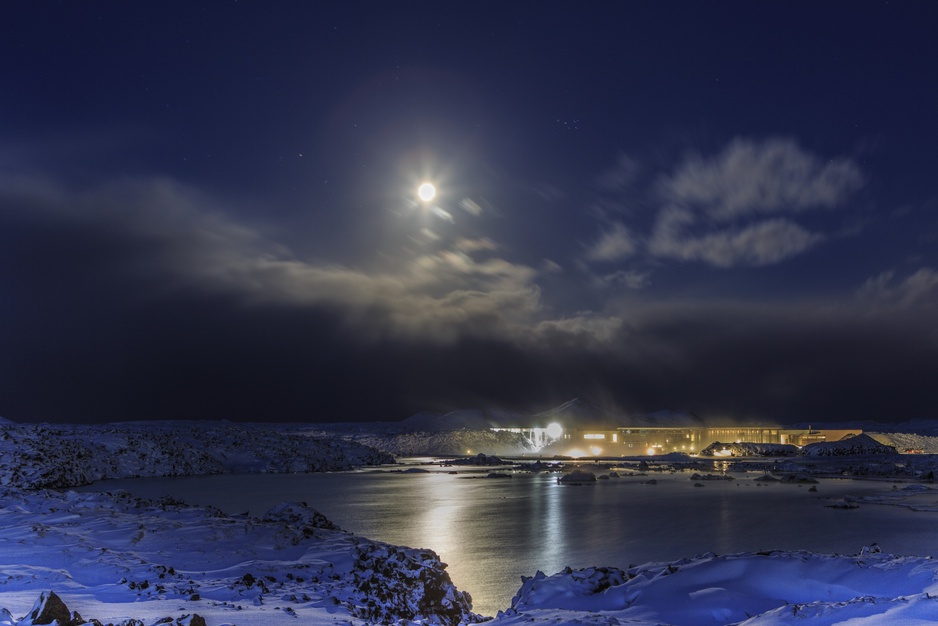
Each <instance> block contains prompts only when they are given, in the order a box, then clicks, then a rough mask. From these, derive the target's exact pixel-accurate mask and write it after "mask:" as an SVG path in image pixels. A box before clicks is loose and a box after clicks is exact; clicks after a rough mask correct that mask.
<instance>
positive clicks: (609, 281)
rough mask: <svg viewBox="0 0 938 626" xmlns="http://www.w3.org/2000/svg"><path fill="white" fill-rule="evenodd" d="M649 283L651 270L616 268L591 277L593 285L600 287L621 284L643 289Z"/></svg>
mask: <svg viewBox="0 0 938 626" xmlns="http://www.w3.org/2000/svg"><path fill="white" fill-rule="evenodd" d="M650 284H651V271H648V270H646V271H640V270H616V271H615V272H611V273H609V274H603V275H600V276H594V277H593V285H595V286H596V287H599V288H601V289H604V288H607V287H614V286H623V287H627V288H628V289H644V288H646V287H648V286H649V285H650Z"/></svg>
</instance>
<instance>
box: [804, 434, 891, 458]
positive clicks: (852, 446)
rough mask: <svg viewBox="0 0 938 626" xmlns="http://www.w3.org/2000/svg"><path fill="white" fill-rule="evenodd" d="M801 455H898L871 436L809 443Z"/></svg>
mask: <svg viewBox="0 0 938 626" xmlns="http://www.w3.org/2000/svg"><path fill="white" fill-rule="evenodd" d="M801 454H803V455H804V456H845V455H854V456H856V455H863V454H896V449H895V448H894V447H892V446H887V445H885V444H882V443H880V442H878V441H876V440H875V439H873V438H872V437H870V436H869V435H856V436H854V437H848V438H847V439H841V440H840V441H819V442H817V443H809V444H808V445H806V446H805V447H804V448H802V449H801Z"/></svg>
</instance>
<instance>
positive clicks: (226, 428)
mask: <svg viewBox="0 0 938 626" xmlns="http://www.w3.org/2000/svg"><path fill="white" fill-rule="evenodd" d="M914 456H916V457H919V458H920V459H921V460H922V461H925V459H922V458H921V455H914ZM904 459H909V457H908V456H905V457H904ZM386 460H388V459H387V457H386V456H385V455H383V454H380V453H377V452H375V451H374V450H371V449H368V448H365V447H363V446H359V445H355V444H354V443H350V442H346V441H334V440H330V439H319V438H313V437H307V436H303V435H299V434H296V433H277V432H275V431H273V430H271V429H270V428H266V429H264V428H260V427H256V428H255V427H250V426H233V425H230V424H216V425H211V424H178V425H173V424H149V425H129V424H128V425H108V426H94V427H92V426H87V427H81V428H73V427H58V426H56V427H52V426H28V425H0V482H2V487H0V607H2V610H0V626H11V625H14V624H16V625H19V626H27V625H31V624H38V623H50V622H49V621H45V620H46V619H48V618H49V615H51V614H52V613H51V608H54V607H53V605H55V606H58V607H59V609H62V610H65V611H66V614H65V616H64V617H62V618H61V619H60V621H59V623H60V624H64V623H72V624H79V623H96V622H85V621H84V620H86V619H87V620H90V619H92V618H95V619H97V620H100V622H97V623H101V624H108V623H112V624H122V625H124V626H131V625H134V626H140V625H144V626H151V625H156V624H177V625H187V626H198V624H202V623H205V624H207V625H208V626H222V625H231V626H234V625H238V626H257V625H261V624H264V625H271V626H279V625H284V624H366V623H387V624H396V623H401V624H416V623H421V624H450V625H454V626H455V625H456V624H459V623H472V622H477V621H479V620H481V619H483V618H481V617H480V616H477V615H475V614H473V613H472V611H471V605H470V601H471V600H470V598H469V597H468V594H464V593H462V592H460V591H459V590H457V589H456V588H455V587H454V586H453V585H452V584H451V582H450V580H449V577H448V575H447V574H446V571H445V565H443V564H442V563H440V561H439V558H438V557H437V555H436V554H434V553H433V552H432V551H429V550H420V549H411V548H400V547H396V546H390V545H387V544H383V543H379V542H374V541H371V540H368V539H365V538H362V537H358V536H355V535H352V534H350V533H346V532H344V531H342V530H339V529H337V528H335V527H334V525H333V524H331V523H330V522H329V521H328V520H327V519H325V518H324V517H323V516H322V515H320V514H319V513H317V512H316V511H315V510H314V509H312V508H310V507H308V506H306V505H304V504H300V503H292V504H283V505H280V506H278V507H274V508H273V509H272V510H270V511H268V512H267V513H266V514H265V515H263V516H260V517H248V516H246V515H227V514H225V513H222V512H221V511H218V510H216V509H213V508H210V507H199V506H189V505H186V504H184V503H181V502H177V501H174V500H172V499H162V500H157V501H152V500H151V501H146V500H140V499H137V498H134V497H132V496H130V495H129V494H127V493H123V492H115V493H110V494H100V493H84V494H77V493H75V492H68V491H50V490H47V489H45V488H47V487H56V488H64V487H68V486H69V485H77V484H81V483H86V482H88V481H91V480H97V479H99V478H102V477H115V478H116V477H124V476H135V475H147V476H154V475H183V474H195V473H211V472H221V471H240V472H258V471H267V472H290V471H317V470H330V469H344V468H347V467H351V466H354V465H361V464H373V463H381V462H384V461H386ZM932 461H933V460H932ZM791 462H792V461H786V463H791ZM836 462H839V461H837V460H836V459H832V460H830V461H825V462H824V463H825V464H823V465H821V466H818V470H820V471H824V472H829V471H830V470H831V467H830V466H828V465H826V464H827V463H836ZM847 462H848V463H850V464H851V465H857V464H858V461H857V460H849V461H847ZM870 462H872V461H870ZM810 463H814V461H810ZM883 463H884V461H882V460H877V461H876V467H881V466H882V464H883ZM902 464H903V465H904V464H905V463H904V462H903V463H902ZM782 465H783V466H784V464H782ZM932 465H933V462H932ZM810 467H811V466H810V465H799V467H798V471H805V470H806V469H809V468H810ZM915 474H916V475H921V468H919V469H918V470H916V472H915ZM907 480H914V478H913V477H912V476H908V478H907ZM914 487H916V488H917V490H925V493H926V495H927V494H928V493H930V492H929V491H928V490H929V489H931V488H930V487H928V486H927V485H922V484H917V485H914ZM569 488H571V489H588V488H589V487H569ZM314 504H315V503H314ZM921 514H923V515H930V514H931V513H927V512H925V513H921ZM702 548H703V549H706V547H705V546H702ZM859 548H860V547H859V546H858V550H859ZM596 565H597V566H603V565H609V564H602V563H597V564H596ZM532 574H534V573H533V572H532ZM519 582H521V581H505V584H506V585H512V586H515V585H517V584H518V583H519ZM49 592H53V593H54V594H55V595H56V597H57V598H60V599H61V602H62V603H64V607H67V609H64V607H63V606H59V605H58V604H56V603H55V602H52V600H51V598H52V596H51V594H50V593H49ZM40 598H42V602H40V603H39V605H38V606H35V607H34V605H35V604H37V599H40ZM50 607H51V608H50ZM47 609H48V610H47ZM70 612H77V613H78V614H80V616H83V617H80V616H79V615H77V614H74V613H70ZM847 620H851V621H849V623H850V624H851V625H852V626H856V625H872V624H903V625H907V624H933V623H936V622H938V561H935V560H932V559H930V558H922V557H915V556H901V557H898V556H890V555H886V554H882V553H879V552H878V550H877V549H876V548H875V547H869V548H864V549H862V550H859V552H858V553H857V554H855V555H849V556H848V555H822V554H812V553H807V552H763V553H746V554H735V555H715V554H704V555H700V556H697V557H695V558H692V559H685V560H681V561H677V562H673V563H653V564H646V565H641V566H637V567H629V568H628V569H625V570H620V569H615V568H611V567H594V568H587V569H582V570H569V569H568V570H565V571H562V572H558V573H556V574H553V575H550V576H546V575H544V574H542V573H537V574H536V575H534V576H532V577H530V578H527V579H526V580H524V581H523V584H521V588H520V590H519V591H518V593H517V595H516V596H515V598H514V600H513V601H512V606H511V607H505V610H504V611H503V612H501V613H500V614H499V615H498V616H496V617H495V618H494V619H493V620H492V622H491V623H492V624H498V625H503V624H512V625H514V624H519V625H520V624H522V623H524V624H531V623H544V624H548V623H549V624H639V625H649V626H650V625H652V624H673V625H695V626H696V625H709V624H746V625H747V626H754V625H760V626H765V625H779V624H793V625H794V624H810V625H818V624H838V623H844V622H846V621H847Z"/></svg>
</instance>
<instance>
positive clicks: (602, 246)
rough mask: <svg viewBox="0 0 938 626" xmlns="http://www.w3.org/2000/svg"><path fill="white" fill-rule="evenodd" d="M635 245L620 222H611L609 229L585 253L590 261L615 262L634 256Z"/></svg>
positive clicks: (630, 234)
mask: <svg viewBox="0 0 938 626" xmlns="http://www.w3.org/2000/svg"><path fill="white" fill-rule="evenodd" d="M636 250H637V243H636V241H635V238H634V237H633V236H632V233H631V232H629V229H628V228H627V227H626V226H625V225H623V224H622V223H620V222H613V224H612V226H611V228H610V229H609V230H607V231H605V232H603V234H602V235H601V236H600V237H599V240H598V241H596V243H594V244H593V245H592V246H590V247H589V248H588V249H587V251H586V258H587V259H588V260H590V261H617V260H619V259H623V258H626V257H630V256H632V255H633V254H635V252H636Z"/></svg>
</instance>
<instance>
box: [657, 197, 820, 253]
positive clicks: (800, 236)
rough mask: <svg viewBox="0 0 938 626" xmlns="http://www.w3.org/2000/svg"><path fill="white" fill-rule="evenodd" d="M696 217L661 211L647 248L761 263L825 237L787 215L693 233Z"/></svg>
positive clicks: (802, 249) (678, 210)
mask: <svg viewBox="0 0 938 626" xmlns="http://www.w3.org/2000/svg"><path fill="white" fill-rule="evenodd" d="M696 221H697V218H696V217H695V216H694V215H693V214H692V213H691V212H690V211H688V210H686V209H681V208H677V207H670V208H668V209H664V210H662V211H661V213H660V215H659V216H658V222H657V224H656V226H655V229H654V231H653V233H652V236H651V238H650V239H649V241H648V251H649V252H650V253H651V254H652V255H654V256H656V257H660V258H671V259H678V260H682V261H704V262H706V263H709V264H711V265H714V266H716V267H723V268H727V267H735V266H738V265H748V266H762V265H772V264H775V263H779V262H781V261H783V260H785V259H787V258H790V257H793V256H796V255H798V254H801V253H803V252H805V251H806V250H808V249H810V248H811V247H813V246H814V245H816V244H817V243H819V242H821V241H823V240H824V236H823V235H820V234H818V233H812V232H809V231H807V230H806V229H804V228H802V227H801V226H799V225H798V224H796V223H794V222H792V221H790V220H787V219H781V218H777V219H770V220H764V221H760V222H756V223H754V224H750V225H747V226H742V227H738V228H729V229H722V230H718V231H715V232H707V233H703V234H693V233H691V232H690V228H691V227H692V226H693V225H694V224H695V222H696Z"/></svg>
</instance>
